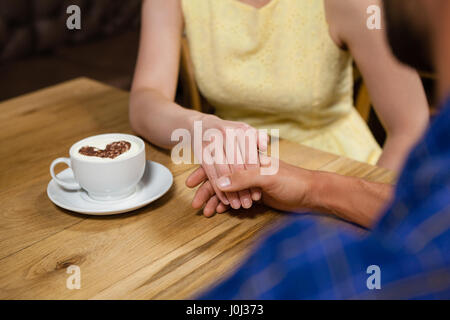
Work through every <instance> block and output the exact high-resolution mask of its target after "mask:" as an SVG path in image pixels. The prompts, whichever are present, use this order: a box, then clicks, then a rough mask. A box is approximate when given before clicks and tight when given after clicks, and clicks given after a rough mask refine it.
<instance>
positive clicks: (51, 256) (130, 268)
mask: <svg viewBox="0 0 450 320" xmlns="http://www.w3.org/2000/svg"><path fill="white" fill-rule="evenodd" d="M127 107H128V93H127V92H124V91H121V90H118V89H115V88H112V87H109V86H106V85H104V84H101V83H98V82H95V81H92V80H89V79H85V78H79V79H75V80H72V81H68V82H65V83H62V84H60V85H57V86H54V87H50V88H48V89H44V90H40V91H37V92H35V93H31V94H27V95H24V96H21V97H18V98H15V99H12V100H9V101H6V102H3V103H0V126H1V129H0V141H1V148H0V150H1V155H0V208H1V212H0V215H1V216H0V298H1V299H38V298H43V299H111V298H114V299H124V298H130V299H179V298H190V297H195V296H196V295H197V294H198V293H200V292H201V291H202V290H204V289H205V288H207V287H208V286H210V285H212V284H214V283H216V282H217V281H218V280H220V279H222V278H223V277H224V276H225V275H227V274H228V273H229V272H231V271H232V270H233V268H234V267H235V266H236V265H237V264H238V263H239V262H240V261H242V259H243V258H244V256H245V255H246V254H247V253H248V252H249V250H250V248H251V245H252V243H254V241H255V239H256V238H258V237H257V235H259V234H260V233H261V231H262V230H263V229H267V228H268V227H269V225H270V226H273V225H275V223H276V222H277V223H278V221H280V220H281V217H282V216H283V214H282V213H279V212H276V211H273V210H269V209H267V208H265V207H263V206H257V207H255V208H253V209H251V210H250V211H248V212H244V211H234V212H231V213H226V214H221V215H216V216H214V217H212V218H209V219H208V218H205V217H203V216H202V215H201V213H200V212H197V211H195V210H193V209H192V208H191V206H190V203H191V200H192V197H193V194H194V191H193V190H190V189H188V188H186V187H185V185H184V181H185V179H186V177H187V176H188V174H189V173H190V172H191V171H192V170H193V168H194V166H193V165H174V164H173V163H172V162H171V160H170V154H169V152H167V151H164V150H161V149H159V148H156V147H154V146H151V145H148V144H147V157H148V158H150V159H152V160H153V161H157V162H160V163H162V164H164V165H165V166H167V167H168V168H169V169H170V170H171V171H172V173H173V175H174V185H173V186H172V188H171V190H170V191H169V192H168V193H167V194H166V195H165V196H164V197H162V198H161V199H159V200H158V201H156V202H154V203H152V204H150V205H148V206H146V207H144V208H142V209H139V210H137V211H134V212H131V213H127V214H122V215H117V216H103V217H98V216H86V215H79V214H75V213H72V212H69V211H66V210H63V209H60V208H58V207H56V206H55V205H54V204H53V203H52V202H51V201H50V200H49V199H48V198H47V194H46V187H47V184H48V182H49V180H50V174H49V165H50V162H51V161H52V160H53V159H55V158H57V157H60V156H67V155H68V149H69V147H70V146H71V145H72V144H73V143H74V142H76V141H78V140H80V139H82V138H84V137H87V136H91V135H95V134H100V133H108V132H124V133H130V132H131V129H130V127H129V124H128V111H127ZM280 157H281V158H282V159H284V160H285V161H287V162H290V163H293V164H296V165H300V166H303V167H305V168H309V169H321V170H327V171H334V172H338V173H341V174H345V175H353V176H358V177H364V178H366V179H369V180H373V181H380V182H388V183H389V182H392V181H393V179H394V175H393V174H392V173H391V172H389V171H387V170H384V169H380V168H376V167H373V166H369V165H366V164H362V163H358V162H356V161H351V160H348V159H345V158H340V157H338V156H335V155H331V154H327V153H323V152H319V151H316V150H313V149H310V148H307V147H302V146H299V145H296V144H292V143H288V142H286V141H282V142H281V144H280ZM329 219H330V220H336V221H337V219H334V218H329ZM336 223H338V222H336ZM341 223H342V222H341ZM70 265H77V266H79V267H80V270H81V289H79V290H76V289H74V290H69V289H67V287H66V280H67V278H68V277H69V276H70V274H68V273H66V271H67V270H66V269H67V267H68V266H70Z"/></svg>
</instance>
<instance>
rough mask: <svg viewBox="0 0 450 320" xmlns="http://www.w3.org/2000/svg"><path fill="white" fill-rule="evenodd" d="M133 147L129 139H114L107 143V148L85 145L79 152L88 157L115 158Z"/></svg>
mask: <svg viewBox="0 0 450 320" xmlns="http://www.w3.org/2000/svg"><path fill="white" fill-rule="evenodd" d="M130 148H131V143H130V142H128V141H124V140H121V141H114V142H111V143H109V144H107V145H106V147H105V149H100V148H97V147H91V146H84V147H81V148H80V150H78V152H79V153H80V154H82V155H85V156H88V157H99V158H110V159H114V158H116V157H118V156H120V155H121V154H123V153H125V152H127V151H128V150H130Z"/></svg>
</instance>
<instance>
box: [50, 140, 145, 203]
mask: <svg viewBox="0 0 450 320" xmlns="http://www.w3.org/2000/svg"><path fill="white" fill-rule="evenodd" d="M122 140H123V141H128V142H130V144H131V148H130V150H128V151H126V152H124V153H122V154H121V155H119V156H118V157H116V158H114V159H111V158H100V157H96V156H86V155H83V154H81V153H79V150H80V148H82V147H84V146H95V145H96V144H98V143H102V142H104V144H105V143H108V141H109V143H111V142H114V141H122ZM69 155H70V158H58V159H55V160H54V161H53V162H52V164H51V165H50V174H51V176H52V178H53V179H54V180H55V182H56V183H57V184H58V185H60V186H61V187H63V188H64V189H67V190H79V189H81V188H83V189H84V190H86V192H87V193H88V195H89V196H90V197H91V198H92V199H94V200H119V199H123V198H126V197H128V196H130V195H131V194H133V193H134V192H135V190H136V186H137V184H138V183H139V181H140V180H141V178H142V176H143V174H144V170H145V143H144V141H142V139H140V138H139V137H136V136H133V135H129V134H122V133H111V134H101V135H97V136H91V137H88V138H85V139H83V140H80V141H78V142H76V143H75V144H74V145H72V147H71V148H70V151H69ZM58 163H65V164H67V165H68V166H69V168H70V169H71V170H72V171H73V174H74V177H75V181H67V180H64V181H63V180H62V179H60V178H58V177H57V176H56V174H55V171H54V168H55V166H56V165H57V164H58Z"/></svg>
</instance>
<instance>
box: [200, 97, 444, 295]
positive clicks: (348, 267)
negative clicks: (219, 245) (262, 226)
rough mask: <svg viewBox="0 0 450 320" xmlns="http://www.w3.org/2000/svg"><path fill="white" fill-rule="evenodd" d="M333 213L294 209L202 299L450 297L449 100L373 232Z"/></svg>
mask: <svg viewBox="0 0 450 320" xmlns="http://www.w3.org/2000/svg"><path fill="white" fill-rule="evenodd" d="M329 219H332V218H329V217H325V216H321V215H314V214H308V215H291V216H290V217H288V218H287V221H286V222H285V224H284V225H283V226H282V227H281V228H278V229H277V230H276V231H273V232H271V233H270V234H269V235H268V236H267V237H266V238H265V239H264V240H262V241H261V242H260V244H259V245H258V246H257V248H256V249H255V250H254V251H253V253H252V254H251V255H250V256H249V258H248V259H247V260H246V261H245V262H244V263H243V264H242V265H241V266H240V267H239V268H238V269H237V270H236V271H235V272H234V274H232V275H231V276H230V277H229V278H228V279H226V280H225V281H223V282H222V283H220V284H218V285H217V286H216V287H214V288H212V289H210V290H209V291H208V292H206V293H204V294H203V295H202V296H201V297H200V298H201V299H450V99H449V100H448V102H447V104H446V106H444V108H443V109H442V111H441V113H440V115H439V116H438V117H437V119H435V121H434V122H433V124H432V125H431V126H430V128H429V129H428V131H427V133H426V135H425V136H424V138H423V139H422V140H421V141H420V142H419V144H418V145H417V146H416V147H415V149H414V150H413V151H412V153H411V155H410V157H409V159H408V161H407V163H406V165H405V168H404V170H403V172H402V175H401V177H400V179H399V181H398V184H397V187H396V192H395V197H394V200H393V201H392V204H391V205H390V207H389V208H388V209H387V210H386V212H385V214H384V215H383V218H382V219H381V220H380V222H379V223H378V225H377V226H376V227H375V228H374V229H373V230H372V231H371V232H370V233H367V234H364V235H361V233H360V232H359V233H358V232H356V231H355V228H352V227H351V226H350V225H349V224H346V223H344V222H342V225H341V226H340V227H337V226H336V223H333V224H331V223H329ZM377 268H379V269H377ZM374 270H375V271H374ZM377 272H378V275H379V280H380V281H379V286H378V285H376V281H375V282H373V281H374V278H373V277H372V275H374V274H376V273H377Z"/></svg>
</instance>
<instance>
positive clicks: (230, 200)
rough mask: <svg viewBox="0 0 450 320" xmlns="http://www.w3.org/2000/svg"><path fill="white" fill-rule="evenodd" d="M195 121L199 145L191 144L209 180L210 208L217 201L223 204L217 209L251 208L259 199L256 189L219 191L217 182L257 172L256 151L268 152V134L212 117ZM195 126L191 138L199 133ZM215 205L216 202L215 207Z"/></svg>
mask: <svg viewBox="0 0 450 320" xmlns="http://www.w3.org/2000/svg"><path fill="white" fill-rule="evenodd" d="M198 121H200V123H199V124H201V128H202V133H203V136H202V145H201V147H200V148H198V147H196V145H195V142H194V154H195V156H196V158H197V159H201V166H202V168H203V169H204V173H205V176H206V177H207V178H208V181H209V185H208V186H207V187H208V188H210V189H211V190H213V191H214V193H215V198H214V199H213V200H211V204H210V206H212V203H216V202H219V201H220V202H222V203H223V205H222V206H221V207H220V208H226V207H225V206H226V205H230V206H231V207H232V208H234V209H239V208H240V207H241V205H242V207H243V208H250V207H251V206H252V202H253V201H258V200H259V199H260V198H261V190H259V188H253V187H252V188H243V189H240V190H233V191H230V192H222V191H221V190H220V189H219V188H218V187H217V183H216V181H217V179H218V178H219V177H221V176H224V175H230V174H232V173H235V172H240V171H243V170H252V169H254V170H258V169H259V166H260V164H259V159H258V158H259V157H258V154H259V152H258V149H260V150H261V151H265V150H267V143H268V137H267V134H258V131H257V130H256V129H255V128H253V127H251V126H249V125H247V124H246V123H243V122H235V121H226V120H222V119H220V118H218V117H216V116H214V115H202V116H201V117H200V118H199V120H198ZM195 126H196V124H195V122H194V124H193V128H192V130H191V131H192V132H191V134H192V136H193V137H194V139H195V137H196V135H197V134H198V132H195V131H196V129H195ZM217 139H219V140H220V141H218V140H217ZM205 140H206V141H205ZM218 142H219V143H218ZM213 147H215V148H213ZM205 188H206V186H205ZM217 205H218V203H217V204H216V207H217ZM220 208H219V209H220ZM214 209H215V208H214Z"/></svg>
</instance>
